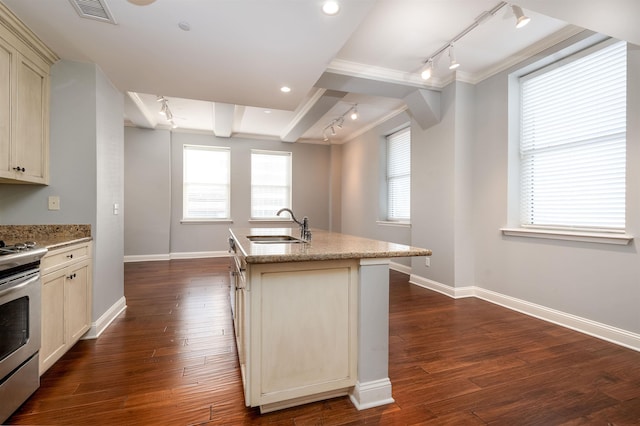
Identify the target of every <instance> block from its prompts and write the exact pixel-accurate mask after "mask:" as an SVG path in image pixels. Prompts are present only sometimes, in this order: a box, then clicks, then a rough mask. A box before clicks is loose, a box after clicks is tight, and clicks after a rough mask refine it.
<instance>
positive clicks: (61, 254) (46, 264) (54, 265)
mask: <svg viewBox="0 0 640 426" xmlns="http://www.w3.org/2000/svg"><path fill="white" fill-rule="evenodd" d="M90 257H91V247H90V243H84V244H75V245H72V246H69V247H65V248H61V249H57V250H52V251H50V252H49V253H47V255H46V256H45V257H43V258H42V261H41V263H40V270H41V272H42V274H43V275H44V274H47V273H49V272H53V271H55V270H57V269H60V268H64V267H65V266H67V265H70V264H72V263H75V262H79V261H81V260H85V259H88V258H90Z"/></svg>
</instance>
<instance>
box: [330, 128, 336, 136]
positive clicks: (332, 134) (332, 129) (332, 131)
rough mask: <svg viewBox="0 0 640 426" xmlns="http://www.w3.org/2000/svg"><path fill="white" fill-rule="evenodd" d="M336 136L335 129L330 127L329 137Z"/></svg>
mask: <svg viewBox="0 0 640 426" xmlns="http://www.w3.org/2000/svg"><path fill="white" fill-rule="evenodd" d="M335 135H336V129H335V128H334V127H333V126H331V136H335Z"/></svg>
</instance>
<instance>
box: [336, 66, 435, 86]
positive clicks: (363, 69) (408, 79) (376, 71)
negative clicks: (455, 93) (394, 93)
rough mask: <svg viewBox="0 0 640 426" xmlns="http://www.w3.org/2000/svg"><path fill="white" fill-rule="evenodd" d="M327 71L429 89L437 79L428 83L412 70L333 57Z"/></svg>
mask: <svg viewBox="0 0 640 426" xmlns="http://www.w3.org/2000/svg"><path fill="white" fill-rule="evenodd" d="M326 71H327V72H331V73H334V74H341V75H348V76H351V77H360V78H365V79H369V80H376V81H384V82H387V83H396V84H402V85H405V86H414V87H419V88H421V89H429V88H431V86H432V85H435V86H437V85H438V80H437V79H434V81H433V82H432V81H431V80H430V82H429V83H430V84H426V83H425V81H424V80H423V79H422V78H421V77H420V76H419V75H418V74H417V73H414V72H405V71H398V70H394V69H390V68H383V67H376V66H372V65H367V64H361V63H358V62H351V61H345V60H343V59H334V60H333V61H331V63H330V64H329V66H328V67H327V70H326Z"/></svg>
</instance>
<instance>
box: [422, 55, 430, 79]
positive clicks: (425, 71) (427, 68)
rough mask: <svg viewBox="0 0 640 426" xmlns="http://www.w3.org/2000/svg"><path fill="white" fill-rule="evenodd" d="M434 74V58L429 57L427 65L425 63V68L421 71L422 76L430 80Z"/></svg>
mask: <svg viewBox="0 0 640 426" xmlns="http://www.w3.org/2000/svg"><path fill="white" fill-rule="evenodd" d="M432 74H433V59H431V58H429V60H428V61H427V65H425V67H424V69H423V70H422V73H420V77H422V79H423V80H429V79H430V78H431V75H432Z"/></svg>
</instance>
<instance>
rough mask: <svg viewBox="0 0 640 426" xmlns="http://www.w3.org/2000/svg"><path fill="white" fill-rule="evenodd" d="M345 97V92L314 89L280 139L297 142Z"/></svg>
mask: <svg viewBox="0 0 640 426" xmlns="http://www.w3.org/2000/svg"><path fill="white" fill-rule="evenodd" d="M346 95H347V93H346V92H342V91H337V90H324V89H315V92H314V93H313V95H312V96H311V98H310V99H309V101H308V102H307V103H306V104H305V105H304V107H303V108H302V109H301V111H300V113H299V114H297V115H296V118H294V120H293V121H292V122H291V124H290V125H289V127H287V129H286V130H285V131H284V132H283V134H282V135H280V139H281V140H282V141H284V142H295V141H297V140H298V139H299V138H300V136H302V135H303V134H304V133H305V132H306V131H307V130H309V129H310V128H311V127H312V126H313V125H314V124H316V123H317V122H318V121H319V120H320V119H321V118H322V117H323V116H324V115H325V114H326V113H327V112H329V110H331V108H333V107H334V106H335V105H336V104H337V103H338V102H340V100H341V99H342V98H344V97H345V96H346Z"/></svg>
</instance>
